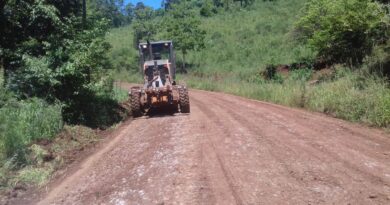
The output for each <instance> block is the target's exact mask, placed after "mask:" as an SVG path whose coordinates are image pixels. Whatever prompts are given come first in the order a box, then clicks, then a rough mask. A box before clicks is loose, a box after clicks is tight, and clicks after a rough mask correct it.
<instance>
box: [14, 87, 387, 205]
mask: <svg viewBox="0 0 390 205" xmlns="http://www.w3.org/2000/svg"><path fill="white" fill-rule="evenodd" d="M190 101H191V114H189V115H186V114H175V115H161V116H159V115H157V116H144V117H141V118H137V119H135V120H133V121H132V122H131V123H128V124H126V126H121V127H119V128H118V129H117V130H116V131H115V134H114V135H113V136H111V137H110V140H106V141H105V142H104V144H102V145H101V146H100V148H99V149H97V150H96V151H95V152H94V153H93V154H91V155H90V156H89V157H88V158H86V159H85V160H84V161H83V162H81V163H80V164H79V165H78V166H77V169H73V170H70V171H69V173H68V174H67V175H66V177H64V178H63V179H62V180H57V181H55V182H53V183H52V184H51V185H49V186H48V187H47V190H46V191H44V194H42V195H41V196H40V197H37V198H36V199H24V200H22V199H21V200H20V201H18V202H15V204H223V205H225V204H390V136H389V134H387V133H385V132H383V131H382V130H379V129H373V128H368V127H365V126H362V125H359V124H353V123H349V122H345V121H342V120H339V119H334V118H331V117H328V116H326V115H323V114H319V113H311V112H307V111H303V110H299V109H292V108H286V107H283V106H278V105H273V104H269V103H264V102H259V101H254V100H248V99H244V98H241V97H236V96H232V95H227V94H222V93H212V92H206V91H197V90H191V91H190Z"/></svg>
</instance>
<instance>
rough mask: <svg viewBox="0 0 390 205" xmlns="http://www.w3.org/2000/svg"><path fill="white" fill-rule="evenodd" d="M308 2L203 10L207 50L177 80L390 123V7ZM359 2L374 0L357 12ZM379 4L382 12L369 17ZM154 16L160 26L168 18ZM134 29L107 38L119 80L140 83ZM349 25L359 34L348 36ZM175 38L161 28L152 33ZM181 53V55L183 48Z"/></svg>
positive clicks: (195, 56) (257, 3) (328, 0)
mask: <svg viewBox="0 0 390 205" xmlns="http://www.w3.org/2000/svg"><path fill="white" fill-rule="evenodd" d="M307 2H310V1H305V0H293V1H291V0H278V1H254V3H253V5H251V6H248V7H245V8H243V7H240V6H238V5H237V4H235V6H234V5H233V6H232V5H230V8H229V10H226V9H221V8H217V9H216V12H214V13H211V15H210V16H208V17H202V16H200V15H199V14H198V15H199V17H198V18H199V19H200V20H201V24H200V28H201V29H202V30H204V31H206V35H205V38H204V48H200V49H195V50H194V51H191V52H189V54H188V55H187V56H188V57H187V61H186V64H187V69H186V71H185V72H186V73H182V74H180V75H178V80H179V81H184V82H186V83H187V84H188V85H189V87H191V88H197V89H205V90H212V91H222V92H227V93H231V94H235V95H241V96H245V97H249V98H253V99H258V100H265V101H269V102H274V103H278V104H282V105H288V106H293V107H303V108H306V109H309V110H313V111H319V112H325V113H328V114H330V115H333V116H336V117H340V118H343V119H347V120H350V121H356V122H365V123H367V124H369V125H375V126H382V127H388V126H389V124H390V94H389V93H390V89H389V81H388V80H387V79H388V78H387V77H386V71H387V70H389V67H388V64H386V63H387V62H389V59H390V58H389V50H388V49H387V48H388V45H389V43H388V42H387V44H386V39H388V28H389V27H388V25H389V24H388V13H386V14H385V13H384V12H385V9H382V8H385V6H382V5H379V4H377V3H368V4H367V2H370V1H355V0H348V1H344V2H346V3H345V4H346V5H343V4H341V3H340V4H339V2H342V1H336V0H334V1H331V0H322V1H312V2H313V3H311V4H307ZM316 2H317V3H318V5H319V6H323V7H324V5H328V4H329V5H331V4H333V5H336V6H333V7H330V8H329V14H332V15H333V16H332V15H329V16H324V17H318V14H311V13H310V12H313V11H315V9H316V8H317V7H315V6H316V4H317V3H316ZM358 2H360V3H362V4H363V5H366V4H367V5H369V6H366V7H365V8H366V9H363V10H362V9H359V10H357V7H359V5H358ZM347 6H350V8H348V7H347ZM360 7H361V5H360ZM319 8H320V7H319ZM338 8H346V9H350V11H348V12H347V11H346V12H345V13H342V12H341V13H340V12H337V10H336V11H334V12H335V13H332V12H333V10H332V9H338ZM369 9H371V10H369ZM194 10H196V7H195V9H194ZM374 10H375V11H377V12H376V13H378V12H379V14H378V15H376V16H370V15H372V14H371V13H375V12H373V11H374ZM355 12H356V13H355ZM382 12H383V13H382ZM344 14H345V15H344ZM311 15H313V16H311ZM168 16H169V14H168ZM317 19H319V20H317ZM364 19H369V20H370V21H368V20H367V21H364ZM150 21H151V22H155V24H156V25H157V27H158V25H160V24H163V23H164V21H165V20H164V18H154V19H152V20H150ZM315 21H318V22H317V24H319V25H323V26H322V27H323V30H315V29H312V30H309V29H306V28H309V27H310V23H315ZM343 21H344V22H343ZM359 22H362V23H363V24H364V25H359ZM348 23H349V24H351V25H348ZM345 25H346V26H345ZM329 26H330V27H329ZM328 27H329V28H328ZM313 28H315V26H313ZM134 29H137V28H134V27H132V26H128V27H124V28H119V29H113V30H111V31H110V33H109V34H108V35H107V39H108V42H110V43H111V44H112V45H113V48H112V50H111V60H112V62H113V64H114V65H117V66H114V67H115V69H117V72H116V73H117V74H118V73H119V74H118V75H117V76H118V78H119V79H122V80H128V81H134V80H135V81H138V82H139V80H141V77H140V76H139V74H137V70H138V68H137V66H135V65H138V62H137V57H136V55H137V52H136V50H128V49H129V48H132V47H134V39H133V38H132V37H133V36H134V35H132V33H133V34H134ZM326 29H329V30H326ZM364 29H365V30H364ZM349 30H351V31H353V32H352V33H351V34H348V31H349ZM384 31H386V32H385V33H384ZM378 32H379V34H378ZM367 33H368V34H367ZM366 34H367V35H366ZM169 37H170V36H169V35H166V31H165V30H164V29H160V30H159V32H157V34H156V35H154V36H152V37H151V38H152V39H160V38H169ZM338 38H339V39H338ZM354 38H356V39H354ZM332 39H333V41H335V42H336V41H339V42H341V43H340V44H338V46H339V48H340V49H341V48H343V49H346V50H344V51H342V54H346V55H345V56H344V57H343V58H335V57H337V55H333V54H334V53H333V51H331V50H329V49H328V50H326V49H325V48H323V47H321V46H322V44H321V42H322V43H324V42H329V41H330V42H332ZM364 39H369V40H371V39H372V41H370V42H369V43H370V45H371V46H372V45H378V46H374V48H373V50H374V51H373V52H371V48H370V47H363V46H367V45H366V42H363V40H364ZM353 41H356V42H358V43H357V44H354V43H351V42H353ZM360 41H362V42H360ZM334 45H335V44H334ZM386 45H387V46H386ZM335 49H337V47H336V48H335ZM348 50H351V51H353V52H355V51H356V52H361V53H360V54H359V55H360V56H362V57H360V58H353V57H351V58H350V57H349V56H348V54H349V53H351V52H348ZM329 53H330V54H332V55H333V57H332V55H330V54H329ZM177 56H178V58H177V59H178V60H179V61H181V53H180V52H179V51H178V52H177ZM178 64H179V65H180V64H181V63H180V62H179V63H178Z"/></svg>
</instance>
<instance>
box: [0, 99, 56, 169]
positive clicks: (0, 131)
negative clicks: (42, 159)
mask: <svg viewBox="0 0 390 205" xmlns="http://www.w3.org/2000/svg"><path fill="white" fill-rule="evenodd" d="M62 126H63V121H62V116H61V106H60V105H58V104H54V105H49V104H47V103H46V102H44V101H43V100H40V99H36V98H33V99H29V100H26V101H19V102H17V101H13V102H10V103H4V105H3V106H2V107H1V108H0V161H2V162H3V161H4V160H7V159H10V158H13V159H14V161H15V162H16V163H17V164H24V163H27V161H26V160H27V155H28V146H29V145H30V144H31V143H32V142H34V141H37V140H43V139H48V140H50V139H52V138H53V137H54V136H55V135H56V134H57V133H58V132H59V131H60V130H61V129H62Z"/></svg>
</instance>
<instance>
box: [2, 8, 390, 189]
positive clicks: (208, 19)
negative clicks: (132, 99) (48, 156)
mask: <svg viewBox="0 0 390 205" xmlns="http://www.w3.org/2000/svg"><path fill="white" fill-rule="evenodd" d="M161 6H162V7H161V8H160V9H153V8H152V7H149V6H147V5H144V4H143V3H141V2H140V3H136V4H135V5H134V4H132V3H127V4H126V3H125V2H124V1H123V0H84V1H83V0H67V1H61V0H5V1H2V2H1V3H0V68H1V69H0V72H1V77H0V83H1V86H0V166H1V169H0V183H1V184H0V188H2V187H7V186H9V184H12V183H13V181H12V180H10V177H9V176H7V175H10V170H19V169H23V168H25V167H30V168H31V167H35V166H37V165H36V164H37V160H36V158H34V157H32V156H36V155H34V153H36V151H34V149H35V148H36V146H33V145H34V143H36V142H39V141H42V140H49V141H51V140H54V139H55V138H56V136H58V133H60V132H61V131H63V130H64V126H65V125H66V126H68V125H70V126H74V125H84V126H88V127H91V128H94V129H95V128H100V129H105V128H107V127H110V126H112V125H114V124H115V123H118V122H120V121H121V120H122V119H124V117H123V116H122V115H120V114H119V113H118V109H121V108H120V106H119V104H120V102H121V101H123V100H124V99H126V91H118V90H116V88H115V87H114V86H113V84H114V83H113V82H114V81H115V80H122V81H129V82H139V81H140V80H142V78H141V77H140V74H139V73H138V58H137V50H136V47H137V46H136V45H137V44H138V43H139V42H141V41H145V40H161V39H170V40H173V42H174V45H175V48H176V51H177V56H178V58H177V59H178V61H179V62H178V64H179V65H180V68H181V69H180V74H179V75H178V78H179V80H180V81H185V82H186V83H187V84H188V85H189V86H190V87H192V88H198V89H205V90H213V91H222V92H227V93H232V94H236V95H241V96H245V97H249V98H254V99H259V100H265V101H270V102H274V103H278V104H283V105H288V106H294V107H302V108H306V109H310V110H313V111H319V112H325V113H328V114H330V115H333V116H336V117H340V118H343V119H347V120H350V121H356V122H364V123H366V124H368V125H373V126H379V127H389V125H390V86H389V76H390V39H389V35H390V33H389V32H390V30H389V29H390V15H389V13H390V6H389V1H387V0H381V1H379V0H378V1H374V0H164V1H162V2H161ZM34 147H35V148H34ZM16 175H17V174H16Z"/></svg>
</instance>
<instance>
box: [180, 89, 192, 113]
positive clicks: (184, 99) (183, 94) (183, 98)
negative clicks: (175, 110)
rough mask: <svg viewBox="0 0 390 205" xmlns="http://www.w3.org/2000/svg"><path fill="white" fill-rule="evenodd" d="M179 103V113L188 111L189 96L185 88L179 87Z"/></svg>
mask: <svg viewBox="0 0 390 205" xmlns="http://www.w3.org/2000/svg"><path fill="white" fill-rule="evenodd" d="M179 105H180V112H181V113H190V97H189V95H188V90H187V89H186V88H180V89H179Z"/></svg>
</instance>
